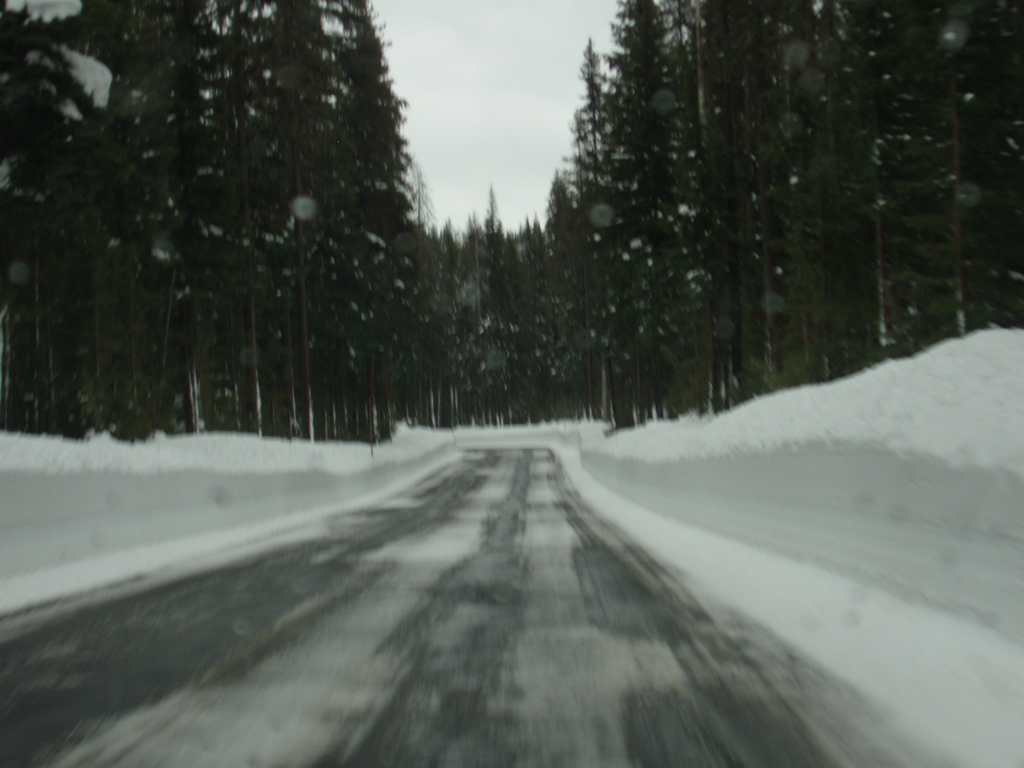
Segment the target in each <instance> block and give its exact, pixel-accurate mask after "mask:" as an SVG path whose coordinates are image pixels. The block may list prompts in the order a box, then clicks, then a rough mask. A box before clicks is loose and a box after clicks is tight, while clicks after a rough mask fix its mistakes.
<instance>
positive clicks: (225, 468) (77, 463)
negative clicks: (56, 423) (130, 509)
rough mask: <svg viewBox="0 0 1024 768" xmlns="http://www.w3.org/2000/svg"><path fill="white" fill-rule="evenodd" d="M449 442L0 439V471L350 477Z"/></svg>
mask: <svg viewBox="0 0 1024 768" xmlns="http://www.w3.org/2000/svg"><path fill="white" fill-rule="evenodd" d="M450 442H451V436H450V435H446V434H445V433H438V432H432V431H430V430H426V429H407V428H404V427H400V428H399V429H398V431H397V432H396V434H395V439H394V440H393V441H391V442H390V443H385V444H383V445H379V446H377V447H376V448H375V450H374V451H373V452H372V455H371V451H370V447H369V446H368V445H365V444H363V443H310V442H306V441H303V440H294V441H293V440H285V439H279V438H263V439H257V438H255V437H253V436H252V435H245V434H236V433H209V434H203V435H178V436H173V437H168V436H166V435H158V436H156V437H154V438H153V439H151V440H148V441H146V442H139V443H127V442H121V441H119V440H115V439H114V438H112V437H110V436H109V435H107V434H103V435H100V436H98V437H94V438H92V439H89V440H67V439H63V438H55V437H49V436H37V435H22V434H14V433H10V432H0V471H3V472H11V471H28V472H43V473H47V474H64V473H69V472H75V473H80V472H96V471H116V472H123V473H126V474H142V475H152V474H160V473H167V472H178V471H183V470H203V471H207V472H216V473H222V474H246V475H259V474H276V473H287V472H324V473H327V474H331V475H350V474H352V473H354V472H358V471H360V470H363V469H367V468H370V467H374V466H380V465H381V464H387V463H393V462H401V461H404V460H406V459H407V458H410V457H415V456H419V455H420V454H422V453H423V452H424V451H430V450H433V449H434V448H436V447H438V446H439V445H446V444H448V443H450Z"/></svg>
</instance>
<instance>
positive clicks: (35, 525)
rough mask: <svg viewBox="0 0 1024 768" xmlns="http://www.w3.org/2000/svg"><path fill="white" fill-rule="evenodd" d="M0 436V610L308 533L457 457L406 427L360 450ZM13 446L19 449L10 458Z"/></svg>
mask: <svg viewBox="0 0 1024 768" xmlns="http://www.w3.org/2000/svg"><path fill="white" fill-rule="evenodd" d="M0 438H2V440H0V459H4V460H3V461H0V534H2V535H0V616H3V615H6V614H11V613H14V612H16V611H19V610H21V609H24V608H28V607H32V606H36V605H39V604H42V603H46V602H49V601H53V600H57V599H61V598H66V597H69V596H73V595H77V594H82V593H85V592H89V591H91V590H95V589H99V588H102V587H107V586H110V585H114V584H118V583H123V582H128V581H131V580H135V579H139V578H142V577H148V576H152V575H154V574H157V573H180V572H188V571H193V570H197V569H201V568H209V567H212V566H214V565H216V564H219V563H223V562H228V561H231V560H233V559H238V558H241V557H245V556H247V555H249V554H252V553H253V552H256V551H261V550H263V549H267V548H270V547H275V546H280V545H281V544H283V543H288V542H290V541H296V540H303V539H307V538H310V537H314V536H317V535H319V534H320V533H321V532H322V528H323V525H324V522H325V521H326V520H328V519H329V518H332V517H337V516H338V515H339V514H344V513H346V512H350V511H352V510H355V509H358V508H361V507H364V506H367V505H372V504H377V503H380V502H382V501H383V500H384V499H386V498H388V497H390V496H393V495H395V494H397V493H400V492H401V491H402V490H403V489H404V488H406V487H408V486H410V485H412V484H414V483H416V482H418V481H419V480H421V479H422V478H424V477H427V476H430V475H434V474H437V473H438V472H441V471H443V470H444V469H445V467H448V466H451V465H452V464H453V463H454V462H456V461H457V460H458V458H459V454H458V453H457V452H456V451H455V450H454V449H453V446H452V442H451V438H450V436H448V435H444V434H432V435H431V434H427V433H424V432H419V431H416V432H413V433H411V434H408V435H407V436H405V437H400V438H399V439H398V440H396V444H394V445H388V446H385V447H384V450H378V451H377V453H376V456H373V457H371V456H370V452H369V449H368V447H367V446H365V445H346V444H334V445H330V444H326V445H325V444H318V445H317V446H309V445H308V444H304V445H291V444H288V443H287V442H285V441H262V442H261V441H258V440H257V439H256V438H252V437H246V436H239V435H229V436H223V435H220V436H209V437H208V438H198V439H191V440H189V439H175V440H169V441H167V443H170V444H171V445H170V446H168V445H166V444H161V443H160V442H157V443H156V444H155V445H154V444H146V445H143V446H130V445H124V444H119V443H114V442H113V441H107V440H102V441H100V442H99V446H97V445H95V444H93V445H90V444H89V443H74V442H72V441H60V440H54V439H52V438H50V439H47V438H25V437H23V436H12V435H0ZM277 442H281V443H283V445H278V444H277ZM225 444H229V445H230V446H231V447H232V448H234V450H233V451H224V450H223V447H224V445H225ZM18 445H23V446H28V447H29V448H30V450H28V451H22V452H21V453H20V455H18V456H17V457H16V458H15V459H12V458H11V454H12V453H14V448H12V446H15V447H16V446H18ZM147 446H148V450H147ZM169 448H170V450H168V449H169ZM4 450H6V451H7V453H8V456H6V457H5V456H3V453H4ZM218 452H219V454H220V459H219V461H217V460H214V459H212V458H211V457H212V456H213V455H216V454H218ZM207 454H208V455H207ZM282 454H288V456H287V457H286V458H287V460H285V461H282V460H281V459H282ZM12 467H14V468H13V469H12ZM115 467H116V468H119V469H114V468H115ZM200 467H206V468H207V469H202V468H200ZM46 468H49V470H50V471H49V472H47V471H44V470H45V469H46Z"/></svg>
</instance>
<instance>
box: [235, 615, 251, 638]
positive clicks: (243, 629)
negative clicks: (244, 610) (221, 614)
mask: <svg viewBox="0 0 1024 768" xmlns="http://www.w3.org/2000/svg"><path fill="white" fill-rule="evenodd" d="M231 631H232V632H234V633H235V634H236V635H238V636H239V637H245V636H246V635H251V634H252V622H251V621H249V620H248V619H243V618H242V617H238V618H237V619H235V620H234V621H233V622H231Z"/></svg>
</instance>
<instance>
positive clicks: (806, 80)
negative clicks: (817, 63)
mask: <svg viewBox="0 0 1024 768" xmlns="http://www.w3.org/2000/svg"><path fill="white" fill-rule="evenodd" d="M800 87H801V88H802V89H803V90H804V92H806V93H808V94H810V95H811V96H817V95H818V94H819V93H821V92H822V91H823V90H824V89H825V73H824V72H822V71H821V70H820V69H814V67H810V68H809V69H806V70H804V73H803V74H802V75H800Z"/></svg>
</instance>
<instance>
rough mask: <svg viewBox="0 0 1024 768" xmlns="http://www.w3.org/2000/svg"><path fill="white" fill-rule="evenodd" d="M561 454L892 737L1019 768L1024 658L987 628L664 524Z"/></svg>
mask: <svg viewBox="0 0 1024 768" xmlns="http://www.w3.org/2000/svg"><path fill="white" fill-rule="evenodd" d="M556 450H558V449H556ZM558 452H559V454H560V457H561V459H562V462H563V465H564V466H565V468H566V471H567V473H568V475H569V477H570V479H571V480H572V482H573V483H574V485H575V486H576V487H577V489H578V490H579V492H580V494H581V495H582V497H583V499H584V500H585V501H586V502H587V503H588V504H590V505H591V506H593V507H594V509H596V510H597V511H599V512H600V513H601V514H603V515H605V516H606V517H607V518H608V519H610V520H612V521H613V522H615V523H616V524H617V525H619V526H620V527H621V528H622V529H623V530H625V531H626V532H627V533H628V534H629V535H631V536H633V537H634V538H635V539H636V540H637V541H638V542H639V543H641V544H642V545H643V546H645V547H647V548H648V549H649V550H650V551H651V552H652V553H653V554H655V555H656V556H657V557H659V558H660V559H661V560H662V561H663V562H665V563H666V564H669V565H671V566H674V567H675V568H677V569H678V570H679V571H680V572H682V574H683V575H684V576H685V577H687V582H688V583H689V584H691V585H692V586H693V587H695V588H697V589H699V590H700V591H703V592H706V593H707V595H708V596H710V597H711V598H712V599H713V600H715V601H716V602H718V603H720V604H723V605H726V606H730V607H732V608H735V609H738V610H739V611H741V612H742V613H744V614H745V615H747V616H749V617H750V618H752V619H754V620H755V621H757V622H759V623H761V624H763V625H764V626H766V627H767V628H768V629H770V630H771V631H772V632H774V633H775V634H776V635H777V636H778V637H779V638H780V639H782V640H783V641H784V642H786V643H789V644H791V645H792V646H793V647H795V648H796V649H798V650H800V651H802V652H803V653H805V654H807V656H808V657H810V658H811V659H813V660H814V661H816V662H818V663H820V664H821V665H822V666H824V667H825V668H827V669H829V670H831V671H832V672H834V673H836V674H837V675H838V676H839V677H841V678H842V679H845V680H846V681H848V682H849V683H851V684H852V685H853V686H854V687H855V688H856V689H857V690H859V691H860V692H862V693H864V694H865V695H867V696H868V697H869V698H870V699H872V700H873V701H875V702H876V703H878V704H880V705H881V706H882V707H883V708H884V709H885V710H886V711H887V712H888V713H889V714H891V716H892V718H893V720H894V724H895V725H896V726H897V727H898V728H899V730H901V731H904V732H906V733H907V734H909V735H910V736H912V737H913V738H915V739H916V740H917V741H918V742H919V743H920V744H922V745H925V746H926V747H927V748H929V749H930V750H931V751H935V752H939V753H940V754H942V755H946V756H949V757H950V758H953V759H955V761H956V764H958V765H962V766H976V767H977V768H1020V766H1021V765H1024V735H1022V732H1021V727H1020V724H1021V723H1022V722H1024V649H1022V648H1020V647H1018V646H1016V645H1014V644H1011V643H1009V642H1007V641H1006V640H1004V639H1002V638H1001V637H999V636H998V635H997V634H996V633H994V632H992V631H990V630H987V629H985V628H984V627H981V626H977V625H974V624H971V623H969V622H965V621H960V620H958V619H956V618H954V617H952V616H949V615H947V614H944V613H942V612H939V611H935V610H929V609H927V608H923V607H921V606H917V605H913V604H910V603H906V602H903V601H901V600H898V599H896V598H894V597H892V596H891V595H889V594H887V593H886V592H884V591H881V590H878V589H872V588H868V587H865V586H864V585H863V584H860V583H858V582H855V581H852V580H849V579H845V578H842V577H840V576H837V575H834V574H832V573H828V572H825V571H823V570H821V569H819V568H815V567H812V566H809V565H805V564H802V563H798V562H794V561H791V560H787V559H784V558H781V557H778V556H774V555H772V554H769V553H767V552H765V551H761V550H758V549H755V548H753V547H751V546H748V545H745V544H742V543H739V542H736V541H733V540H729V539H726V538H723V537H721V536H716V535H714V534H711V533H708V532H705V531H702V530H699V529H696V528H693V527H690V526H687V525H684V524H681V523H679V522H677V521H673V520H668V519H666V518H665V517H663V516H661V515H658V514H655V513H652V512H650V511H648V510H646V509H644V508H642V507H639V506H637V505H635V504H633V503H631V502H630V501H628V500H626V499H624V498H622V497H620V496H617V495H615V494H614V493H612V492H611V491H609V490H607V489H606V488H604V487H603V486H602V485H601V484H600V483H599V482H598V481H597V480H595V479H594V478H593V477H592V476H591V475H590V474H589V473H587V472H586V471H585V470H584V469H583V467H582V464H581V463H580V459H579V455H578V453H576V452H575V451H572V450H565V449H561V450H558Z"/></svg>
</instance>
